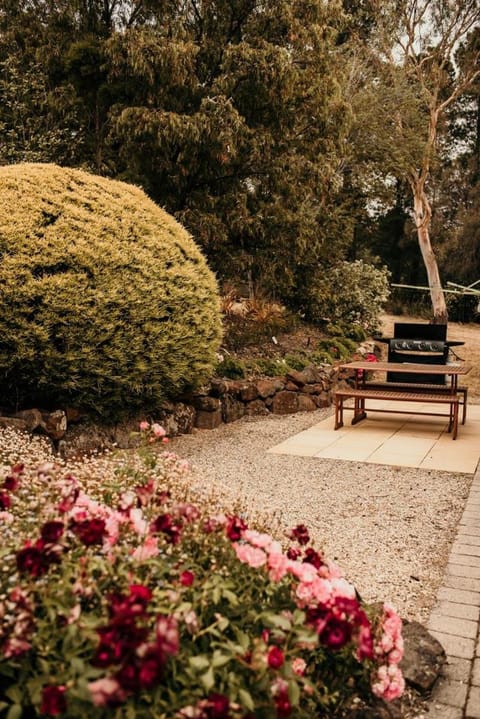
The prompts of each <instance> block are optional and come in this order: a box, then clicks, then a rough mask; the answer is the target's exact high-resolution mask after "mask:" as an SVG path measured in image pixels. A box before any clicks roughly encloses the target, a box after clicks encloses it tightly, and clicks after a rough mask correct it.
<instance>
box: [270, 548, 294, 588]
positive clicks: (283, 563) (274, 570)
mask: <svg viewBox="0 0 480 719" xmlns="http://www.w3.org/2000/svg"><path fill="white" fill-rule="evenodd" d="M289 566H290V560H289V559H288V557H287V556H286V555H285V554H283V553H282V552H271V553H270V554H269V555H268V570H269V572H268V576H269V577H270V579H271V581H272V582H279V581H280V580H281V579H283V577H284V576H285V575H286V574H287V572H288V569H289Z"/></svg>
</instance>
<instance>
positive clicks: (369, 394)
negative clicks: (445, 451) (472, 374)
mask: <svg viewBox="0 0 480 719" xmlns="http://www.w3.org/2000/svg"><path fill="white" fill-rule="evenodd" d="M347 399H354V401H355V402H354V406H353V407H345V409H353V419H352V424H356V423H357V422H360V421H361V420H362V419H365V417H366V416H367V413H366V410H367V408H366V407H365V400H367V399H377V400H385V401H389V402H422V403H428V404H448V406H449V413H448V415H447V414H440V413H439V412H421V411H415V410H410V411H409V410H402V409H391V408H389V409H382V408H380V409H378V408H375V409H372V412H392V413H397V414H425V415H430V416H438V417H448V418H449V420H448V431H449V432H452V439H456V438H457V432H458V405H459V399H458V395H452V394H445V393H444V394H439V393H438V392H437V393H435V392H392V391H387V390H382V389H369V388H359V389H353V388H346V389H339V390H337V391H336V392H335V429H340V427H343V409H344V402H345V400H347Z"/></svg>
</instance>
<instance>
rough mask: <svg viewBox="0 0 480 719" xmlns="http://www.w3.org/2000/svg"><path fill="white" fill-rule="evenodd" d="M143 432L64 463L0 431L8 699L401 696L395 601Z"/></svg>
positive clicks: (219, 706)
mask: <svg viewBox="0 0 480 719" xmlns="http://www.w3.org/2000/svg"><path fill="white" fill-rule="evenodd" d="M139 435H140V437H141V439H142V448H141V449H140V450H138V451H137V452H135V453H127V452H117V453H115V454H113V455H111V456H96V457H91V458H89V459H88V460H85V461H79V462H78V463H77V465H76V466H72V465H70V466H66V465H65V464H63V463H62V462H61V461H59V460H58V459H56V458H55V457H53V456H52V455H51V452H50V450H49V447H48V445H47V443H46V442H45V441H44V440H43V439H41V438H38V437H30V438H27V437H22V438H21V439H19V436H18V434H16V433H15V432H13V431H12V432H10V433H9V432H7V431H4V437H3V441H2V448H1V460H2V484H1V490H0V502H1V512H0V517H1V521H2V537H3V542H2V547H1V549H0V565H1V567H2V583H1V587H0V617H1V633H0V686H1V689H2V692H1V696H2V700H1V703H0V712H1V715H2V716H5V717H6V718H7V719H17V718H19V717H27V718H30V717H32V718H33V717H36V716H66V717H84V716H85V715H86V714H87V713H88V715H89V716H92V717H93V716H98V717H110V716H115V717H126V718H127V717H165V718H167V717H172V718H173V717H178V718H179V719H180V718H184V719H190V718H191V719H227V718H231V719H236V718H237V717H238V718H240V717H242V718H245V719H246V718H247V717H259V718H260V717H265V718H269V717H272V718H274V717H288V716H292V717H294V716H296V717H312V716H319V717H320V716H322V717H330V716H331V717H350V716H363V715H362V714H361V708H362V707H363V706H365V705H367V706H368V705H369V703H371V702H372V700H374V699H375V698H379V699H381V700H384V701H391V700H394V699H396V698H398V697H399V696H401V694H402V692H403V689H404V680H403V677H402V673H401V671H400V669H399V666H398V665H399V662H400V661H401V659H402V655H403V640H402V632H401V626H402V622H401V619H400V618H399V616H398V615H397V614H396V612H395V610H394V609H393V607H391V606H390V605H389V604H383V605H375V606H369V605H367V604H365V603H364V602H362V600H361V598H360V597H359V596H358V594H357V592H356V590H355V588H354V586H352V584H350V583H349V582H348V581H347V580H346V579H345V578H344V577H343V576H342V572H341V569H340V568H339V567H338V566H337V565H336V564H335V563H334V562H332V561H330V560H329V559H328V557H325V556H324V555H323V553H322V552H321V551H320V550H319V549H318V548H316V547H315V546H314V545H313V543H312V541H311V539H310V536H309V531H308V528H307V527H305V526H304V525H302V524H299V525H297V526H295V527H292V528H291V531H289V532H288V536H282V537H273V536H271V535H270V534H269V533H268V532H267V531H265V528H264V527H259V528H257V527H253V526H248V525H247V523H246V521H245V519H244V518H243V517H242V512H241V508H238V507H237V508H233V507H231V508H230V510H229V511H225V508H224V507H222V506H221V502H219V501H218V499H217V500H216V499H215V497H214V496H212V495H208V494H207V495H204V494H202V493H201V492H198V491H197V493H196V495H195V493H192V490H191V486H190V482H189V470H188V466H186V463H185V462H183V461H182V460H181V459H179V458H178V457H177V456H176V455H175V454H174V453H172V452H170V451H169V450H168V445H167V438H166V437H165V432H164V430H163V428H162V427H161V426H160V425H158V424H150V423H148V422H146V421H145V422H142V423H141V426H140V427H139ZM162 444H164V445H167V446H166V447H164V448H163V450H162V447H161V445H162ZM159 445H160V447H159ZM21 458H24V459H25V458H28V460H29V462H28V464H26V463H24V462H22V461H19V460H20V459H21ZM192 495H194V496H192ZM355 712H357V713H355ZM366 716H368V714H367V715H366Z"/></svg>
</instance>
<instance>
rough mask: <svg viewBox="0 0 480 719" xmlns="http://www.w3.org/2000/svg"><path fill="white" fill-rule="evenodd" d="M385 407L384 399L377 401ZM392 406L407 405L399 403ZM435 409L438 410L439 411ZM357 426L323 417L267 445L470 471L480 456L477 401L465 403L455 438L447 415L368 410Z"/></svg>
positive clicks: (278, 450)
mask: <svg viewBox="0 0 480 719" xmlns="http://www.w3.org/2000/svg"><path fill="white" fill-rule="evenodd" d="M375 406H379V407H380V406H381V407H382V408H385V409H386V408H388V407H389V405H388V403H387V402H380V401H378V402H377V405H375ZM392 408H393V409H406V410H408V409H409V408H411V405H408V404H405V407H403V406H402V403H400V402H397V403H394V404H393V405H392ZM418 409H419V410H421V411H425V412H428V411H431V412H435V411H436V408H435V406H434V405H419V407H418ZM437 411H438V409H437ZM367 414H368V416H367V418H366V419H364V420H362V422H360V423H359V424H356V425H354V426H352V425H351V424H350V420H351V417H350V416H349V415H350V412H348V410H347V412H345V418H346V421H345V424H344V426H343V427H342V428H341V429H338V430H336V431H335V430H334V429H333V425H334V419H333V416H332V417H327V419H324V420H323V421H322V422H319V423H318V424H316V425H314V426H313V427H310V428H309V429H307V430H305V431H304V432H300V433H299V434H296V435H294V436H293V437H289V438H288V439H286V440H285V441H284V442H281V443H280V444H277V445H276V446H275V447H272V448H270V449H269V452H272V453H276V454H291V455H300V456H304V457H322V458H326V459H342V460H347V461H348V460H350V461H353V462H370V463H372V464H390V465H395V466H398V467H418V468H420V469H432V470H442V471H446V472H462V473H466V474H473V473H474V472H475V470H476V467H477V464H478V461H479V458H480V405H468V412H467V421H466V423H465V424H464V425H462V424H460V425H459V429H458V437H457V439H456V440H452V437H451V434H449V433H448V432H447V418H446V417H438V416H437V417H433V416H421V415H415V414H391V415H390V414H384V413H380V412H375V410H374V409H369V411H368V413H367Z"/></svg>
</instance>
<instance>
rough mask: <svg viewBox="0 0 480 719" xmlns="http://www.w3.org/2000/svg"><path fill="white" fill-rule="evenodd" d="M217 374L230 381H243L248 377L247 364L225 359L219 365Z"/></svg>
mask: <svg viewBox="0 0 480 719" xmlns="http://www.w3.org/2000/svg"><path fill="white" fill-rule="evenodd" d="M215 374H216V375H218V376H219V377H227V378H228V379H243V378H244V377H245V375H246V368H245V364H244V362H242V361H241V360H237V359H235V358H234V357H225V359H223V360H222V361H221V362H219V363H218V365H217V367H216V369H215Z"/></svg>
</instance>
